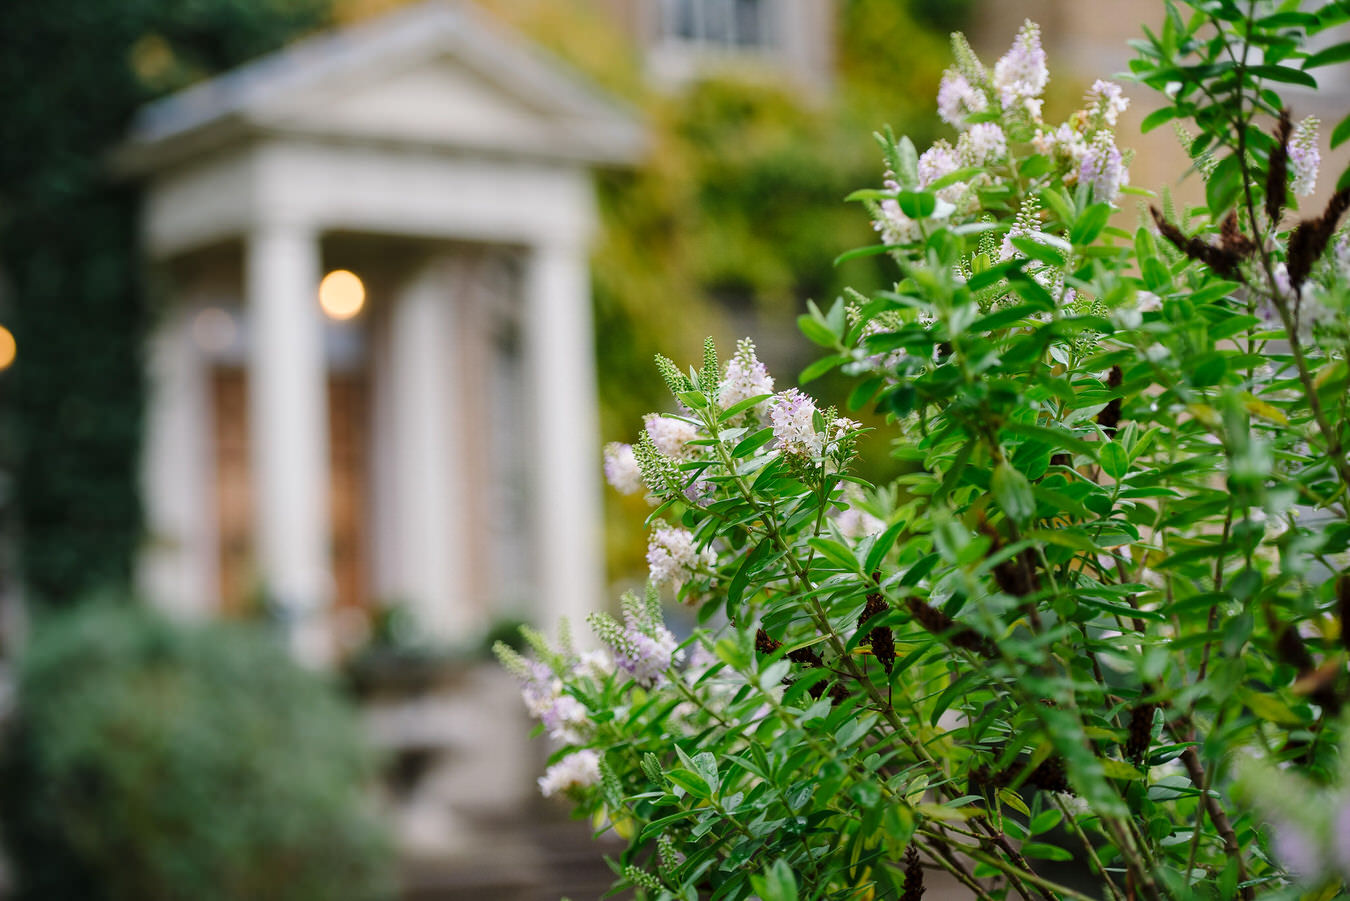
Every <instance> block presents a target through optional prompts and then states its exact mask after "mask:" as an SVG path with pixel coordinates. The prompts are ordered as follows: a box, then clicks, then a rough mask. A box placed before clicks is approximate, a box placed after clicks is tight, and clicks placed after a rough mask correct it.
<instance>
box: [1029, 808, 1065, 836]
mask: <svg viewBox="0 0 1350 901" xmlns="http://www.w3.org/2000/svg"><path fill="white" fill-rule="evenodd" d="M1062 819H1064V814H1063V812H1062V811H1060V810H1059V809H1058V808H1056V807H1051V808H1050V809H1049V810H1042V811H1041V812H1040V813H1038V814H1036V816H1034V817H1032V818H1031V822H1030V824H1028V825H1027V832H1029V833H1030V834H1032V835H1037V834H1039V833H1042V832H1048V831H1049V830H1051V829H1054V828H1055V827H1056V826H1058V825H1059V821H1060V820H1062Z"/></svg>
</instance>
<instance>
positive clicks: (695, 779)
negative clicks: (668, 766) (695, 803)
mask: <svg viewBox="0 0 1350 901" xmlns="http://www.w3.org/2000/svg"><path fill="white" fill-rule="evenodd" d="M666 779H667V780H668V781H669V782H670V783H671V784H672V785H676V786H679V787H680V788H682V789H684V790H685V791H686V792H687V793H688V794H690V795H692V796H693V797H695V798H698V799H700V800H703V801H706V800H708V798H710V797H711V796H712V793H711V792H710V791H709V790H708V784H707V783H706V782H704V781H703V777H702V776H699V775H698V774H696V773H691V772H689V771H688V770H671V771H670V772H668V773H666Z"/></svg>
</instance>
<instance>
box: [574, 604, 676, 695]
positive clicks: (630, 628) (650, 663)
mask: <svg viewBox="0 0 1350 901" xmlns="http://www.w3.org/2000/svg"><path fill="white" fill-rule="evenodd" d="M586 620H587V622H589V623H590V624H591V627H592V628H594V629H595V634H596V635H598V636H600V640H601V641H603V642H604V643H605V644H607V645H609V647H610V649H611V650H612V651H613V652H614V665H615V667H616V669H617V670H618V671H622V672H625V673H627V674H628V675H630V676H631V677H632V678H633V681H635V682H637V683H638V684H639V685H643V686H652V685H656V684H657V683H659V682H661V681H663V680H664V679H665V678H666V671H667V670H669V669H670V667H671V665H672V664H673V663H675V662H676V661H677V655H676V649H677V648H678V647H679V643H678V642H676V641H675V636H674V635H672V634H671V632H670V630H669V629H667V628H666V627H665V625H664V624H663V623H662V622H661V601H660V599H659V598H658V597H657V595H656V591H655V588H654V587H652V586H650V585H649V586H648V590H647V597H646V599H645V600H639V599H638V598H637V597H636V596H635V595H632V594H629V595H625V596H624V599H623V624H622V625H620V624H619V623H618V621H616V620H615V619H614V617H612V616H610V615H609V614H608V613H592V614H591V615H590V616H588V617H586Z"/></svg>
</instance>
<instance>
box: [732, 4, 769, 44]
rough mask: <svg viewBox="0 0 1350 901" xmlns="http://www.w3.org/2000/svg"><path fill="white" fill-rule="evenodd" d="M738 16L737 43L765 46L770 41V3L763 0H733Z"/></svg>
mask: <svg viewBox="0 0 1350 901" xmlns="http://www.w3.org/2000/svg"><path fill="white" fill-rule="evenodd" d="M733 2H734V3H735V16H736V43H737V44H740V45H741V46H742V47H765V46H768V45H769V43H770V40H769V28H768V26H769V23H768V21H767V20H768V14H769V9H768V4H767V3H763V2H761V0H733Z"/></svg>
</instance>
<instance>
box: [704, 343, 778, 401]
mask: <svg viewBox="0 0 1350 901" xmlns="http://www.w3.org/2000/svg"><path fill="white" fill-rule="evenodd" d="M761 394H773V376H771V375H769V370H768V367H766V366H765V365H764V364H763V363H761V362H760V361H759V357H757V356H756V355H755V342H753V341H751V340H750V339H749V338H742V339H741V340H740V341H739V342H738V343H737V344H736V353H735V355H734V356H732V358H731V359H730V360H728V361H727V369H726V375H725V377H724V378H723V379H722V383H721V385H719V386H718V389H717V401H718V403H720V404H721V405H722V409H724V410H726V409H730V408H731V407H734V406H736V404H738V403H740V402H741V401H743V400H746V399H748V398H751V397H758V396H760V395H761ZM766 403H767V402H766ZM763 407H764V405H763V404H760V405H757V406H756V410H757V411H759V410H761V409H763Z"/></svg>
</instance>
